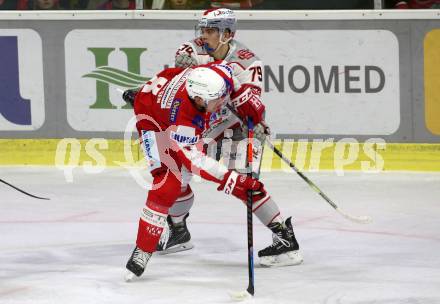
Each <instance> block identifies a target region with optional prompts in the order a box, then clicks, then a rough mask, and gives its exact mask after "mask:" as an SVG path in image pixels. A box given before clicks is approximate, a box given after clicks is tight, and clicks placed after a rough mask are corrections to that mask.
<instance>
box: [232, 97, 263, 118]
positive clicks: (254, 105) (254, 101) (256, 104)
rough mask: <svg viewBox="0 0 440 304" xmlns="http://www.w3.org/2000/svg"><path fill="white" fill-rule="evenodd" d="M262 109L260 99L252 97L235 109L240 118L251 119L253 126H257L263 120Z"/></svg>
mask: <svg viewBox="0 0 440 304" xmlns="http://www.w3.org/2000/svg"><path fill="white" fill-rule="evenodd" d="M264 109H265V107H264V104H263V103H262V102H261V100H260V97H259V96H258V95H253V96H251V97H250V98H249V99H248V100H247V101H246V102H244V103H243V104H241V105H240V106H238V107H237V112H238V114H239V115H240V117H242V118H246V117H251V118H252V121H253V122H254V124H258V123H260V122H261V121H262V120H263V118H264Z"/></svg>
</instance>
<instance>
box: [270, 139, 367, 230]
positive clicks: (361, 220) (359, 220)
mask: <svg viewBox="0 0 440 304" xmlns="http://www.w3.org/2000/svg"><path fill="white" fill-rule="evenodd" d="M266 143H267V145H268V146H269V148H270V149H271V150H272V151H273V152H275V154H276V155H278V156H279V157H280V158H281V159H282V160H283V161H284V162H285V163H286V164H288V165H289V167H290V168H292V169H293V170H294V171H295V172H296V173H297V174H298V175H299V176H300V177H301V178H302V179H303V180H304V181H305V182H306V183H307V184H308V185H309V186H310V187H311V188H312V189H313V190H314V191H315V192H316V193H318V194H319V195H320V196H321V197H322V198H323V199H324V200H325V201H326V202H327V203H329V204H330V206H332V207H333V208H334V209H335V210H336V211H337V212H338V213H339V214H341V215H342V216H343V217H345V218H346V219H349V220H351V221H353V222H357V223H361V224H367V223H370V222H371V221H372V219H371V217H369V216H366V215H362V216H354V215H350V214H348V213H346V212H344V211H343V210H341V208H339V207H338V205H336V204H335V203H334V202H333V201H332V200H331V199H330V198H329V197H328V196H327V195H326V194H325V193H324V192H322V190H321V189H319V188H318V186H316V185H315V184H314V183H313V182H312V181H311V180H310V179H309V178H308V177H307V176H305V175H304V174H303V173H302V172H301V171H299V169H298V168H297V167H296V166H295V165H294V164H293V163H292V162H291V161H290V160H289V159H288V158H287V157H286V156H284V155H283V153H281V151H280V150H278V149H277V148H276V147H275V146H274V145H273V144H272V142H271V141H270V140H266Z"/></svg>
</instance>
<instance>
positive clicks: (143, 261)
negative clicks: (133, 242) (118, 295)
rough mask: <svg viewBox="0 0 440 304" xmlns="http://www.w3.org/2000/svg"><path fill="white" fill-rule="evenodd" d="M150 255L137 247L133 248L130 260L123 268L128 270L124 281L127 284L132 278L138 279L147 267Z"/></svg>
mask: <svg viewBox="0 0 440 304" xmlns="http://www.w3.org/2000/svg"><path fill="white" fill-rule="evenodd" d="M151 255H152V253H150V252H145V251H143V250H142V249H140V248H139V247H137V246H136V247H135V248H134V250H133V253H132V254H131V257H130V259H129V260H128V262H127V265H126V266H125V267H126V268H127V270H128V272H127V275H126V276H125V280H126V281H127V282H129V281H131V280H133V278H134V276H135V275H136V276H137V277H140V276H141V275H142V274H143V273H144V270H145V267H146V266H147V263H148V260H149V259H150V258H151Z"/></svg>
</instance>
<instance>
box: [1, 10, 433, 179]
mask: <svg viewBox="0 0 440 304" xmlns="http://www.w3.org/2000/svg"><path fill="white" fill-rule="evenodd" d="M199 15H200V12H197V11H186V12H177V11H175V12H173V11H154V12H152V11H120V12H116V11H113V12H94V11H87V12H76V11H69V12H68V11H64V12H48V13H37V12H6V13H4V12H0V66H2V69H1V70H0V114H1V115H0V138H2V140H0V165H19V164H44V165H61V164H63V163H64V164H68V163H69V161H71V162H72V164H74V165H82V164H83V163H84V161H85V162H86V164H88V165H91V166H94V165H101V164H104V165H106V166H114V165H118V164H117V163H115V162H123V163H130V161H131V162H138V161H139V160H140V159H142V156H141V154H140V153H139V151H138V148H137V146H136V145H134V146H132V147H131V150H130V151H131V152H129V153H127V152H126V151H125V152H124V144H123V143H124V141H123V138H127V134H131V129H130V127H131V126H130V122H131V123H133V121H132V120H131V118H132V113H133V111H132V109H131V108H130V107H129V106H127V105H126V104H125V103H124V102H123V101H122V100H121V97H120V93H119V92H118V91H117V90H116V89H117V88H119V89H125V88H129V87H135V86H138V85H139V84H141V83H143V82H144V81H145V80H147V79H149V78H150V77H152V76H153V75H154V74H155V73H156V72H157V71H159V70H161V69H162V68H163V67H164V66H172V65H173V56H174V53H175V51H176V49H177V48H178V47H179V45H180V44H181V43H183V42H185V41H187V40H190V39H192V38H193V37H194V31H193V27H194V23H195V20H196V19H197V18H198V16H199ZM237 15H238V19H239V24H238V28H239V30H238V31H237V39H238V40H240V41H241V42H243V43H244V44H246V45H247V46H248V47H249V48H250V49H251V50H253V51H255V52H256V53H257V55H258V56H259V57H260V58H261V59H262V61H263V63H264V67H263V71H261V72H262V75H261V74H260V73H256V74H255V77H262V81H263V86H264V93H263V99H264V102H265V104H266V106H267V121H268V123H269V125H270V126H271V129H272V132H273V134H274V135H275V137H276V139H277V141H276V143H278V144H280V142H281V140H283V141H285V140H288V141H289V142H288V143H284V144H283V145H281V146H279V147H280V148H281V149H282V150H283V152H284V153H285V154H286V155H288V157H290V158H291V159H292V160H293V161H294V162H295V163H296V164H297V165H298V167H300V168H303V169H305V170H310V171H313V170H320V169H321V170H323V169H325V170H342V169H343V170H366V171H368V170H422V171H425V170H428V171H438V170H440V165H439V156H438V155H439V153H438V150H439V145H440V119H439V118H440V19H439V18H440V13H439V11H437V10H431V11H412V12H411V11H408V12H398V11H332V12H328V11H326V12H323V11H310V12H304V11H291V12H287V11H284V12H274V11H273V12H263V11H253V12H248V11H239V12H237ZM63 138H64V139H72V140H70V141H68V140H67V141H66V140H62V139H63ZM292 141H293V142H292ZM63 145H65V146H66V147H67V152H66V153H64V154H63V153H60V152H59V151H63V149H64V150H66V148H63V147H64V146H63ZM57 147H58V149H57ZM57 151H58V153H57ZM71 151H73V152H71ZM78 151H79V152H78ZM82 151H83V152H82ZM87 152H90V153H87ZM130 153H131V154H132V155H134V156H136V158H135V159H134V160H133V161H132V160H131V159H130V157H128V155H129V154H130ZM127 159H128V160H127ZM264 160H265V162H264V163H263V169H264V170H280V169H283V168H282V167H281V164H280V161H279V159H277V157H275V156H273V155H272V154H271V153H270V151H269V150H268V149H266V151H265V154H264ZM87 161H90V163H87ZM119 165H120V164H119ZM341 168H342V169H341ZM284 169H285V168H284Z"/></svg>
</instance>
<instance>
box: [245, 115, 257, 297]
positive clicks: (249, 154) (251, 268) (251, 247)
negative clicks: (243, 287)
mask: <svg viewBox="0 0 440 304" xmlns="http://www.w3.org/2000/svg"><path fill="white" fill-rule="evenodd" d="M247 124H248V144H247V167H248V172H247V175H248V176H249V177H252V171H253V170H252V168H253V140H254V124H253V122H252V118H248V122H247ZM253 200H254V199H253V193H252V191H248V197H247V203H246V207H247V208H246V211H247V212H246V213H247V237H248V247H247V249H248V274H249V285H248V288H247V292H249V293H250V294H251V295H254V293H255V284H254V283H255V281H254V278H255V274H254V235H253V223H252V205H253Z"/></svg>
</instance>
